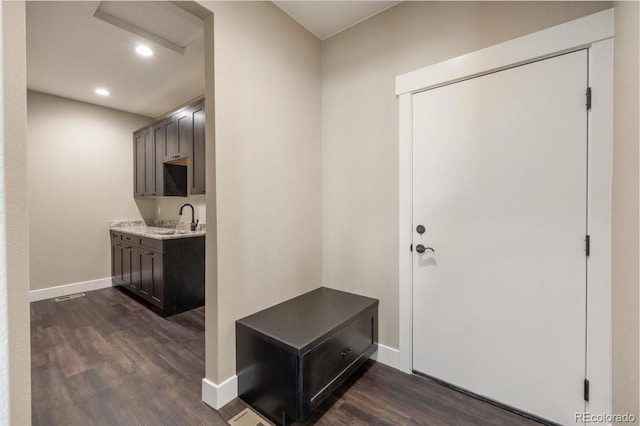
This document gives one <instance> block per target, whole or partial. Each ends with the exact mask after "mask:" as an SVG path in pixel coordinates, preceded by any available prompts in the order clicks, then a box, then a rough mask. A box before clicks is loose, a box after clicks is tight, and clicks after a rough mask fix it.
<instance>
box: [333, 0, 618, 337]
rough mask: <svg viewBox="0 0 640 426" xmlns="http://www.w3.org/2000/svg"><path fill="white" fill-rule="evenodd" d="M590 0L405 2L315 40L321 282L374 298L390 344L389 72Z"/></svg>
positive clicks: (393, 183)
mask: <svg viewBox="0 0 640 426" xmlns="http://www.w3.org/2000/svg"><path fill="white" fill-rule="evenodd" d="M610 6H611V4H610V3H598V2H539V3H532V2H404V3H401V4H400V5H398V6H395V7H393V8H391V9H389V10H388V11H386V12H384V13H382V14H380V15H377V16H375V17H373V18H372V19H369V20H367V21H365V22H363V23H361V24H359V25H357V26H355V27H353V28H351V29H349V30H347V31H344V32H342V33H339V34H337V35H336V36H334V37H332V38H330V39H328V40H326V41H325V42H324V43H323V44H322V170H323V173H322V185H323V188H322V189H323V216H322V217H323V225H324V228H323V244H324V246H323V282H324V285H326V286H329V287H334V288H340V289H343V290H346V291H351V292H355V293H361V294H365V295H368V296H372V297H376V298H378V299H380V342H381V343H382V344H385V345H387V346H391V347H394V348H397V347H398V254H397V245H398V101H397V99H396V97H395V77H396V76H397V75H399V74H402V73H405V72H409V71H413V70H415V69H418V68H422V67H425V66H427V65H430V64H434V63H437V62H441V61H443V60H445V59H449V58H453V57H456V56H460V55H463V54H465V53H469V52H473V51H475V50H478V49H481V48H483V47H488V46H491V45H494V44H497V43H500V42H503V41H506V40H510V39H513V38H516V37H518V36H522V35H524V34H527V33H531V32H535V31H538V30H541V29H543V28H546V27H550V26H553V25H557V24H560V23H562V22H565V21H569V20H572V19H575V18H579V17H582V16H584V15H588V14H591V13H594V12H597V11H599V10H602V9H605V8H607V7H610Z"/></svg>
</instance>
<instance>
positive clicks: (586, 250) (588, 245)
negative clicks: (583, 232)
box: [584, 235, 591, 256]
mask: <svg viewBox="0 0 640 426" xmlns="http://www.w3.org/2000/svg"><path fill="white" fill-rule="evenodd" d="M584 254H585V255H587V256H589V255H590V254H591V236H589V235H587V236H586V237H584Z"/></svg>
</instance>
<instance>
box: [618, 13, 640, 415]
mask: <svg viewBox="0 0 640 426" xmlns="http://www.w3.org/2000/svg"><path fill="white" fill-rule="evenodd" d="M639 21H640V8H639V6H638V2H616V4H615V39H614V49H615V50H614V106H613V108H614V121H613V126H614V127H613V133H614V137H613V140H614V143H613V211H612V221H613V235H612V237H613V238H612V268H613V277H612V278H613V280H612V286H613V288H612V305H613V306H612V312H613V412H614V413H617V414H623V413H631V414H634V415H635V417H636V423H635V424H639V421H640V413H639V409H638V400H639V398H640V396H639V394H638V391H639V389H638V388H639V378H638V375H639V374H640V373H639V372H640V369H639V368H638V363H639V362H640V354H639V353H638V349H639V344H640V343H639V338H640V336H639V333H640V331H639V327H638V326H639V324H638V322H639V316H638V303H639V302H640V293H639V292H638V284H639V282H640V277H639V276H638V271H639V267H640V265H639V260H638V259H639V254H638V244H639V238H638V237H639V234H640V228H639V226H638V221H639V216H638V211H639V208H638V191H639V174H638V154H639V151H638V144H639V141H640V129H639V127H638V126H640V108H639V105H640V70H639V66H640V54H639V52H638V50H639V49H640V28H639V27H640V24H639ZM627 424H628V423H627Z"/></svg>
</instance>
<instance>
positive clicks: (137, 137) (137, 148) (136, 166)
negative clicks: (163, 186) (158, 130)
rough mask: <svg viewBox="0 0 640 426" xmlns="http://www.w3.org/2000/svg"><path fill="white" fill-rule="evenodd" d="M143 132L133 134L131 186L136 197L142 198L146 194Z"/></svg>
mask: <svg viewBox="0 0 640 426" xmlns="http://www.w3.org/2000/svg"><path fill="white" fill-rule="evenodd" d="M144 131H145V129H142V130H138V131H137V132H135V133H134V134H133V158H134V163H133V170H134V185H133V186H134V195H135V196H136V197H144V196H145V194H146V182H145V145H144Z"/></svg>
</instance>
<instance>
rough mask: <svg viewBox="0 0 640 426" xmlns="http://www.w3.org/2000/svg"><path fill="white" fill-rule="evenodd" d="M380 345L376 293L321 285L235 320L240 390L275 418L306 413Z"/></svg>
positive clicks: (281, 420)
mask: <svg viewBox="0 0 640 426" xmlns="http://www.w3.org/2000/svg"><path fill="white" fill-rule="evenodd" d="M377 345H378V300H376V299H371V298H368V297H363V296H359V295H355V294H351V293H345V292H343V291H338V290H333V289H330V288H326V287H321V288H319V289H317V290H314V291H311V292H309V293H306V294H303V295H302V296H299V297H296V298H294V299H291V300H288V301H286V302H284V303H281V304H279V305H276V306H273V307H271V308H269V309H265V310H264V311H260V312H258V313H256V314H253V315H251V316H248V317H246V318H243V319H240V320H238V321H236V369H237V370H236V372H237V377H238V394H239V396H240V398H242V399H243V400H244V401H245V402H247V403H248V404H250V405H251V406H252V407H253V408H255V409H256V410H258V411H259V412H260V413H262V414H263V415H264V416H266V417H267V418H269V419H270V420H271V421H273V422H275V423H276V424H282V425H288V424H290V423H292V422H293V421H295V420H304V419H305V418H306V417H308V416H309V414H310V413H311V412H312V411H313V410H314V409H315V408H316V407H317V406H318V405H319V404H320V403H321V402H322V401H323V400H324V399H325V398H326V397H327V396H329V395H330V394H331V393H332V392H333V391H335V390H336V388H337V387H338V386H340V384H342V382H344V380H346V379H347V378H348V377H349V376H350V375H351V374H352V373H353V372H354V371H355V370H356V369H358V367H360V366H361V365H362V364H363V363H364V362H365V361H366V360H367V359H368V358H369V356H371V354H373V352H375V350H376V349H377Z"/></svg>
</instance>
